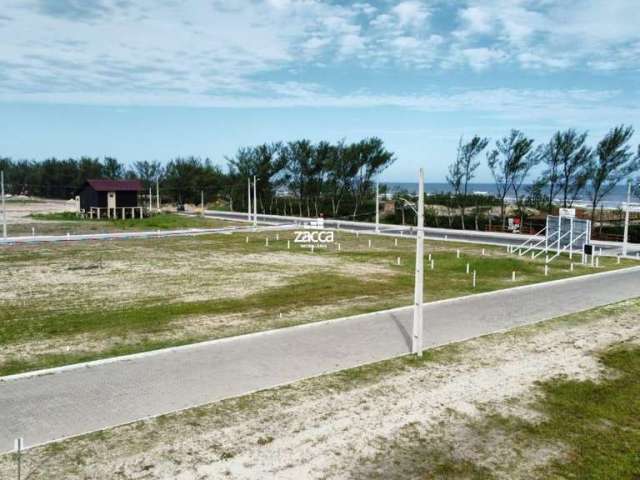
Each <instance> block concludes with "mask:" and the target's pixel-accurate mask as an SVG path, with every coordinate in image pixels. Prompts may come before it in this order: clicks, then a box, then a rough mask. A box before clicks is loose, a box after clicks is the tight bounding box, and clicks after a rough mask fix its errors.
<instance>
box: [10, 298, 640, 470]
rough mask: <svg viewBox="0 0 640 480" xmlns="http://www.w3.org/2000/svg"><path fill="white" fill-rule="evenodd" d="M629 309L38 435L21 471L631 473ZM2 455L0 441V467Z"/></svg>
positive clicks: (634, 360)
mask: <svg viewBox="0 0 640 480" xmlns="http://www.w3.org/2000/svg"><path fill="white" fill-rule="evenodd" d="M639 320H640V300H637V299H636V300H632V301H626V302H622V303H619V304H615V305H611V306H606V307H602V308H597V309H593V310H590V311H587V312H581V313H579V314H574V315H570V316H566V317H561V318H558V319H555V320H551V321H547V322H543V323H540V324H536V325H531V326H526V327H520V328H518V329H515V330H513V331H510V332H507V333H501V334H494V335H489V336H486V337H482V338H478V339H475V340H471V341H467V342H462V343H458V344H452V345H448V346H445V347H441V348H437V349H434V350H431V351H428V352H426V354H425V355H424V357H423V358H422V359H417V358H414V357H410V356H407V357H401V358H397V359H393V360H388V361H383V362H378V363H375V364H371V365H367V366H363V367H359V368H355V369H350V370H345V371H342V372H338V373H334V374H330V375H324V376H321V377H317V378H313V379H308V380H304V381H300V382H296V383H294V384H291V385H289V386H284V387H279V388H276V389H271V390H265V391H261V392H257V393H254V394H251V395H246V396H242V397H238V398H232V399H228V400H223V401H221V402H217V403H213V404H210V405H206V406H202V407H198V408H193V409H190V410H187V411H184V412H180V413H175V414H169V415H163V416H161V417H158V418H156V419H151V420H145V421H139V422H135V423H132V424H130V425H125V426H121V427H116V428H114V429H110V430H106V431H102V432H97V433H93V434H89V435H84V436H80V437H77V438H73V439H69V440H65V441H62V442H57V443H53V444H50V445H48V446H44V447H37V448H34V449H32V450H29V451H27V452H26V453H25V455H24V458H23V462H24V463H23V468H24V470H23V472H25V473H26V474H28V475H29V477H28V478H31V479H41V478H42V479H45V478H46V479H50V478H52V479H53V478H65V479H76V478H78V479H79V478H86V477H87V475H89V476H94V477H103V478H107V477H114V478H148V479H150V480H159V479H164V478H182V477H185V478H191V477H193V478H233V479H250V478H264V477H268V476H275V477H276V478H277V477H278V476H282V477H291V476H297V477H299V478H322V479H344V478H353V479H357V478H368V479H369V478H370V479H385V480H387V479H403V480H404V479H416V480H418V479H424V478H433V479H478V480H479V479H486V480H490V479H506V478H508V479H531V480H533V479H540V478H580V479H611V478H615V479H628V480H632V479H635V478H637V474H638V472H639V471H640V458H639V457H638V451H639V449H640V433H639V432H640V420H639V419H640V400H638V399H640V382H638V378H639V376H640V345H639V344H638V340H639V338H640V326H639V325H640V322H639ZM363 432H366V435H363ZM185 439H188V441H185ZM14 470H15V456H14V455H12V454H7V455H4V456H0V476H1V477H2V478H4V477H7V478H10V476H11V475H12V474H13V472H14Z"/></svg>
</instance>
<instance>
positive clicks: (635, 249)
mask: <svg viewBox="0 0 640 480" xmlns="http://www.w3.org/2000/svg"><path fill="white" fill-rule="evenodd" d="M205 215H206V216H209V217H212V218H218V219H226V220H234V221H240V222H242V221H247V214H246V213H243V212H224V211H220V210H207V211H206V212H205ZM303 220H304V221H307V222H308V221H313V220H315V219H314V218H303V217H285V216H279V215H262V214H258V221H259V223H260V224H270V225H277V224H291V223H292V222H295V221H303ZM324 224H325V227H327V228H341V229H346V230H353V231H360V232H365V231H366V232H367V233H374V232H373V230H374V228H375V224H373V223H366V222H351V221H346V220H333V219H330V218H328V219H325V221H324ZM380 231H381V233H383V234H392V235H399V234H400V233H401V232H402V234H403V235H414V233H415V227H410V226H404V225H391V224H386V223H385V224H380ZM425 238H427V239H431V240H454V241H460V242H471V243H480V244H482V243H485V244H491V245H503V246H505V247H506V246H507V245H513V246H517V245H521V244H522V243H523V242H525V241H526V240H528V239H532V238H535V235H522V234H516V233H501V232H480V231H476V230H454V229H450V228H433V227H426V228H425ZM538 238H540V239H541V238H543V237H538ZM591 243H593V245H594V246H595V247H596V248H597V249H598V253H600V249H601V254H602V255H611V256H614V255H619V254H621V252H622V244H621V243H620V242H605V241H600V240H593V241H592V242H591ZM628 247H629V248H628V255H629V256H632V257H635V256H636V255H638V257H639V258H640V245H639V244H629V245H628Z"/></svg>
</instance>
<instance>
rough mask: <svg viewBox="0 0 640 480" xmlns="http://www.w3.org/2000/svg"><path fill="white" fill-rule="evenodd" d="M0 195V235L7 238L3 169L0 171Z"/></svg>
mask: <svg viewBox="0 0 640 480" xmlns="http://www.w3.org/2000/svg"><path fill="white" fill-rule="evenodd" d="M0 190H1V192H0V196H2V237H3V238H7V208H6V206H5V204H4V170H3V171H0Z"/></svg>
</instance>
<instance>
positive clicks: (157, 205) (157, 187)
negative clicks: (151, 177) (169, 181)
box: [156, 177, 160, 211]
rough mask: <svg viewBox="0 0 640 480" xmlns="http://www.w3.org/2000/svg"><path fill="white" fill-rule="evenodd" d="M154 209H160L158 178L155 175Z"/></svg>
mask: <svg viewBox="0 0 640 480" xmlns="http://www.w3.org/2000/svg"><path fill="white" fill-rule="evenodd" d="M156 210H158V211H160V179H159V178H158V177H156Z"/></svg>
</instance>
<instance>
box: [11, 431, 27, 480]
mask: <svg viewBox="0 0 640 480" xmlns="http://www.w3.org/2000/svg"><path fill="white" fill-rule="evenodd" d="M13 446H14V449H15V451H16V455H17V457H18V458H17V460H18V480H20V476H21V474H22V472H21V469H22V449H23V447H24V440H23V438H22V437H18V438H16V439H15V440H14V442H13Z"/></svg>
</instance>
